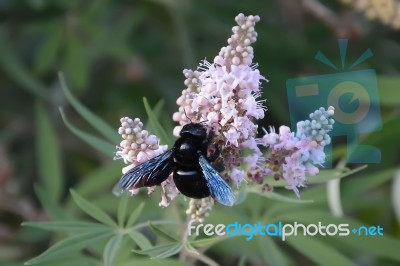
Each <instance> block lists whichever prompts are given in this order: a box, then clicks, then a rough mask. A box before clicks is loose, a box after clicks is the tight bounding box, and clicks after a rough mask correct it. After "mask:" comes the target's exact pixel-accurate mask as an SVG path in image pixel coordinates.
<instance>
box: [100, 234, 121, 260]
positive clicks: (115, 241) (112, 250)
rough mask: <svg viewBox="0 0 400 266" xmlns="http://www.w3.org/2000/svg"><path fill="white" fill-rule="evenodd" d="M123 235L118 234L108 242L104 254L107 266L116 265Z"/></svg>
mask: <svg viewBox="0 0 400 266" xmlns="http://www.w3.org/2000/svg"><path fill="white" fill-rule="evenodd" d="M121 242H122V235H120V234H117V235H115V236H113V237H112V238H111V239H110V240H108V242H107V245H106V247H105V248H104V252H103V261H104V265H105V266H112V265H114V264H113V263H114V260H115V258H116V256H117V254H118V251H119V249H120V247H121Z"/></svg>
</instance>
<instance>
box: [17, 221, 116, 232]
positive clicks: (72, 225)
mask: <svg viewBox="0 0 400 266" xmlns="http://www.w3.org/2000/svg"><path fill="white" fill-rule="evenodd" d="M21 225H22V226H30V227H35V228H40V229H44V230H47V231H59V232H90V231H96V232H99V231H104V232H106V231H110V227H108V226H104V225H102V224H97V223H88V222H78V221H54V222H23V223H22V224H21Z"/></svg>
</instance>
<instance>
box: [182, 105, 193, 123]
mask: <svg viewBox="0 0 400 266" xmlns="http://www.w3.org/2000/svg"><path fill="white" fill-rule="evenodd" d="M183 112H184V113H185V116H186V118H187V119H189V121H190V123H193V122H192V119H190V118H189V117H188V116H187V114H186V110H185V108H183Z"/></svg>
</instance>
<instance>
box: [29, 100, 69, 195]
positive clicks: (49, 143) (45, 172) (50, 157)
mask: <svg viewBox="0 0 400 266" xmlns="http://www.w3.org/2000/svg"><path fill="white" fill-rule="evenodd" d="M35 116H36V151H37V161H38V162H37V163H38V166H39V175H40V177H41V178H42V181H43V185H44V187H45V189H46V191H48V195H49V196H50V200H52V201H54V202H56V201H58V200H59V199H60V196H61V193H62V190H63V179H62V169H61V158H60V148H59V144H58V142H57V137H56V135H57V134H56V131H55V130H54V128H53V126H52V124H51V120H50V117H49V115H48V112H46V111H45V110H44V108H43V105H41V104H40V103H39V102H36V105H35Z"/></svg>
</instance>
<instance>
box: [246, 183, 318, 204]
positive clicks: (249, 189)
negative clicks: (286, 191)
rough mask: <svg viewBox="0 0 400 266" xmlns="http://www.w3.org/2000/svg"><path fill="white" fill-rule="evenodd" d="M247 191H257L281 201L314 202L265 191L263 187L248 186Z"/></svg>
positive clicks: (258, 193)
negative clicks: (262, 189)
mask: <svg viewBox="0 0 400 266" xmlns="http://www.w3.org/2000/svg"><path fill="white" fill-rule="evenodd" d="M247 191H248V192H250V193H255V194H257V195H260V196H263V197H266V198H269V199H273V200H277V201H281V202H287V203H303V204H304V203H313V202H314V201H313V200H301V199H298V198H292V197H287V196H284V195H281V194H278V193H275V192H272V191H266V192H263V191H261V187H250V186H249V187H247Z"/></svg>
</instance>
